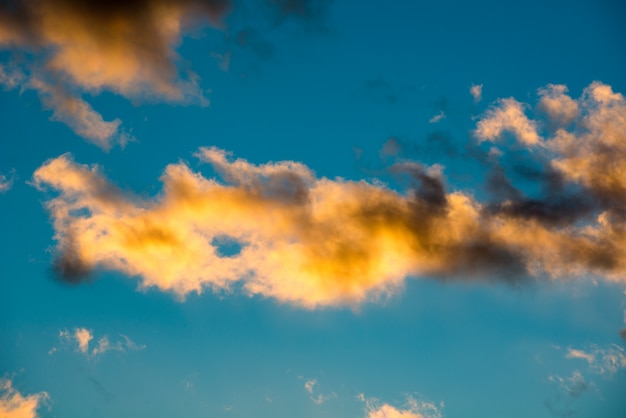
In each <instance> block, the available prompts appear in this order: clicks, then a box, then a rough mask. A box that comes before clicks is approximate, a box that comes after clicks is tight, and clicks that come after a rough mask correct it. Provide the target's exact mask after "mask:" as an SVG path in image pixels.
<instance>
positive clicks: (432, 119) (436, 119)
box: [428, 110, 446, 123]
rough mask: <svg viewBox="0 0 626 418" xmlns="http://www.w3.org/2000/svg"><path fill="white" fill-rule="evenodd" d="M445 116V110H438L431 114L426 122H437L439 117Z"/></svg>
mask: <svg viewBox="0 0 626 418" xmlns="http://www.w3.org/2000/svg"><path fill="white" fill-rule="evenodd" d="M445 117H446V114H445V112H444V111H443V110H442V111H441V112H439V113H438V114H436V115H435V116H433V117H432V118H430V120H429V121H428V123H437V122H439V121H440V120H441V119H444V118H445Z"/></svg>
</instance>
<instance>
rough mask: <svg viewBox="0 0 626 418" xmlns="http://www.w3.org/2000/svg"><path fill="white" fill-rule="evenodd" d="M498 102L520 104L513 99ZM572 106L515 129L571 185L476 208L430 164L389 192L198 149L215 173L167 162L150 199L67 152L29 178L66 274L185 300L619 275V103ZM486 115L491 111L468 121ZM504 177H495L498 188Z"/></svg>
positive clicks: (365, 294)
mask: <svg viewBox="0 0 626 418" xmlns="http://www.w3.org/2000/svg"><path fill="white" fill-rule="evenodd" d="M499 103H502V102H499ZM508 103H509V105H511V103H513V106H514V107H516V109H517V110H516V112H517V111H520V112H521V109H522V106H521V104H519V103H517V102H515V101H513V99H510V101H509V102H508ZM580 103H582V104H580ZM579 104H580V108H581V109H582V111H581V115H583V116H581V117H582V118H583V119H582V121H581V123H576V124H572V126H573V128H572V130H570V131H565V130H564V129H561V130H559V131H557V133H556V134H555V135H556V137H554V138H550V139H542V138H540V137H539V136H537V138H536V140H535V142H534V143H536V145H535V146H531V145H532V141H528V138H527V132H526V131H525V130H524V129H521V130H519V132H517V131H516V132H517V135H518V139H519V140H520V141H521V142H522V143H524V144H526V145H529V146H530V151H531V152H533V151H534V150H535V149H536V148H539V152H537V155H538V157H537V158H538V161H539V162H542V160H541V159H542V158H544V154H545V153H546V152H548V153H549V155H550V160H549V162H545V166H546V167H547V168H546V170H548V171H546V172H545V173H539V174H537V176H539V177H542V176H543V177H545V178H542V179H541V180H542V181H546V182H548V180H549V179H553V178H557V179H558V180H559V181H560V182H562V183H565V184H566V185H567V187H565V188H563V187H562V188H561V189H557V188H547V194H546V195H544V196H541V197H538V198H526V197H525V196H524V195H523V193H521V192H520V191H517V190H516V189H515V188H513V187H512V186H510V185H509V187H508V189H507V188H506V187H504V188H505V189H507V190H508V191H507V193H506V198H505V199H504V200H502V201H499V202H495V203H494V202H490V203H488V204H482V203H480V202H478V201H477V200H476V199H475V198H474V197H473V196H471V195H470V194H468V193H463V192H461V191H456V192H447V191H446V188H445V184H444V181H443V174H442V170H443V168H442V167H441V166H439V165H433V166H431V167H425V166H423V165H420V164H418V163H416V162H412V161H406V160H398V161H397V162H396V163H395V164H393V165H392V166H391V167H390V168H389V170H390V171H391V172H392V173H393V174H394V175H396V176H397V177H398V178H402V179H408V180H409V182H410V183H411V188H409V189H408V190H406V191H404V192H398V191H395V190H392V189H390V188H389V187H387V186H386V185H384V184H383V183H382V182H380V181H373V182H366V181H346V180H343V179H341V178H337V179H328V178H318V177H316V176H315V174H314V173H313V171H312V170H310V169H309V168H308V167H306V166H305V165H303V164H301V163H297V162H293V161H282V162H276V163H268V164H261V165H254V164H251V163H249V162H247V161H245V160H243V159H233V158H232V157H231V156H229V155H228V154H227V153H226V152H225V151H223V150H220V149H216V148H202V149H200V150H199V151H198V153H197V154H196V156H197V157H198V158H200V159H201V160H202V161H204V162H206V163H209V164H210V165H212V166H213V168H214V169H215V172H216V173H217V174H219V176H220V177H221V180H222V181H220V180H218V179H215V178H206V177H204V176H203V175H202V174H200V173H197V172H193V171H192V170H191V169H190V168H189V167H188V166H187V165H186V164H184V163H182V162H180V163H177V164H171V165H169V166H167V167H166V168H165V170H164V172H163V175H162V176H161V181H162V183H163V188H162V192H161V193H160V194H159V195H158V196H156V197H154V198H140V197H137V196H132V195H130V194H128V193H122V192H121V191H120V190H119V189H117V188H116V187H115V186H114V185H113V184H111V183H110V182H109V181H108V180H107V179H106V178H105V177H104V176H103V175H102V174H101V173H100V171H99V169H98V168H97V167H89V166H86V165H81V164H78V163H76V162H74V161H73V160H72V158H71V156H70V155H63V156H61V157H58V158H55V159H52V160H50V161H48V162H46V163H45V164H44V165H42V166H41V167H40V168H39V169H38V170H37V171H36V172H35V174H34V184H35V185H37V186H38V187H39V188H42V189H43V188H51V189H53V190H54V191H55V192H56V193H57V195H56V196H54V197H51V199H50V200H49V201H48V203H47V207H48V210H49V211H50V214H51V216H52V219H53V222H54V228H55V231H56V234H55V239H56V240H57V243H58V245H57V250H58V258H57V260H56V262H55V267H56V269H57V271H58V272H59V273H60V274H61V275H62V276H63V277H64V278H65V279H67V280H72V281H79V280H81V278H82V277H83V276H84V275H86V274H88V273H89V272H90V271H91V270H92V269H93V268H97V267H102V268H106V269H110V270H115V271H119V272H121V273H123V274H126V275H128V276H131V277H139V278H140V286H141V287H144V288H146V287H156V288H159V289H161V290H165V291H171V292H174V293H175V294H177V295H178V296H180V297H181V298H183V297H184V296H185V295H186V294H188V293H189V292H198V293H200V292H202V291H203V290H205V289H211V290H213V291H218V292H219V291H230V290H231V289H232V288H233V287H235V286H237V287H240V288H242V289H243V291H244V292H245V293H247V294H249V295H262V296H266V297H272V298H275V299H277V300H279V301H282V302H287V303H292V304H295V305H299V306H303V307H307V308H314V307H318V306H328V305H341V304H348V305H354V304H358V303H361V302H363V301H368V300H378V299H380V298H381V297H386V296H387V295H390V294H392V293H394V292H396V291H398V290H399V289H401V288H402V286H403V283H404V280H405V278H407V277H420V276H430V277H433V276H434V277H457V278H462V279H468V278H473V277H481V278H493V279H498V280H504V281H511V280H517V279H519V278H521V277H525V276H529V275H530V276H539V277H545V276H548V277H552V278H562V279H571V278H572V277H581V276H585V275H594V276H596V277H604V278H606V279H608V280H614V281H620V282H623V281H624V277H625V274H624V273H626V254H625V252H624V251H623V248H625V247H626V234H625V233H624V228H625V225H624V222H625V220H626V218H625V217H624V216H621V214H622V213H623V208H624V207H626V206H625V202H626V180H624V179H626V177H624V176H620V175H619V173H620V172H621V171H622V170H625V169H626V168H622V166H623V164H624V161H626V158H621V159H620V158H618V157H617V156H616V155H619V152H617V151H616V152H614V153H609V152H607V151H605V149H607V148H608V149H611V147H612V148H614V149H618V150H619V149H621V148H623V147H626V138H625V134H624V132H626V129H622V128H623V126H622V124H625V123H626V122H624V117H623V115H624V109H625V108H626V106H624V104H623V98H622V97H621V96H620V95H617V94H614V93H612V92H611V90H610V88H607V87H606V86H604V85H601V84H599V83H594V84H592V85H591V86H590V87H588V88H587V89H586V90H585V93H584V94H583V98H582V99H580V100H579ZM509 105H506V104H505V107H506V106H509ZM505 113H506V112H505ZM497 114H499V110H497V109H491V110H490V111H488V112H487V115H486V119H484V120H481V121H479V123H478V126H479V127H481V126H483V127H484V126H485V125H484V123H483V122H485V120H491V119H492V118H493V117H494V115H497ZM521 115H522V116H523V119H524V120H526V122H527V125H528V126H535V123H534V122H532V121H530V120H529V119H528V118H526V116H525V115H523V114H521ZM522 116H519V115H518V116H516V117H515V118H517V119H520V118H522ZM620 117H621V119H620ZM496 118H500V116H497V117H496ZM515 118H513V119H515ZM485 129H486V128H485ZM507 129H508V128H507ZM487 131H488V129H487ZM493 139H495V138H493ZM573 143H574V144H578V146H577V147H576V149H571V148H570V147H569V146H568V144H573ZM579 143H580V144H579ZM580 149H587V150H588V151H589V152H588V153H587V154H583V153H582V152H581V151H579V150H580ZM585 158H586V159H585ZM574 159H579V160H581V161H580V162H574V161H573V160H574ZM574 165H576V166H577V167H578V170H576V172H575V173H574V172H573V171H572V173H571V174H570V171H571V167H573V166H574ZM624 172H626V171H624ZM607 178H612V179H613V181H609V180H606V179H607ZM507 181H508V180H507V179H506V176H505V174H504V173H501V176H500V179H499V182H500V183H503V184H504V183H506V182H507ZM550 181H552V180H550ZM557 183H558V182H557ZM505 185H506V184H505ZM502 188H503V187H500V189H502ZM563 190H565V191H563Z"/></svg>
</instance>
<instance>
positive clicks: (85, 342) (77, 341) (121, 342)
mask: <svg viewBox="0 0 626 418" xmlns="http://www.w3.org/2000/svg"><path fill="white" fill-rule="evenodd" d="M120 337H121V339H117V340H115V341H111V340H110V339H109V337H108V336H107V335H104V336H102V337H100V338H99V339H98V341H97V343H96V344H95V347H93V348H91V347H90V343H91V341H92V340H93V339H94V335H93V333H92V331H91V330H88V329H87V328H74V330H73V331H68V330H61V331H59V339H60V340H61V343H70V344H72V345H75V350H76V351H79V352H81V353H82V354H84V355H86V356H87V357H91V358H95V357H97V356H99V355H101V354H104V353H105V352H107V351H120V352H124V351H127V350H132V351H136V350H143V349H144V348H146V346H145V345H138V344H136V343H134V342H133V341H132V340H131V339H130V338H128V337H127V336H126V335H123V334H120ZM59 349H60V348H59V347H52V349H50V351H49V352H48V354H54V353H55V352H57V351H59Z"/></svg>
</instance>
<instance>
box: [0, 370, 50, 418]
mask: <svg viewBox="0 0 626 418" xmlns="http://www.w3.org/2000/svg"><path fill="white" fill-rule="evenodd" d="M48 399H50V396H49V395H48V394H47V393H46V392H39V393H36V394H33V395H22V394H21V393H20V392H19V391H18V390H17V389H15V388H14V387H13V381H12V380H11V379H6V378H3V379H0V417H3V418H37V417H38V414H37V409H39V407H40V406H41V405H42V404H43V403H45V402H46V401H47V400H48Z"/></svg>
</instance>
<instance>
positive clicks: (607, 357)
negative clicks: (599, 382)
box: [565, 344, 626, 376]
mask: <svg viewBox="0 0 626 418" xmlns="http://www.w3.org/2000/svg"><path fill="white" fill-rule="evenodd" d="M565 357H566V358H568V359H581V360H584V361H586V362H587V365H588V366H589V370H590V371H591V372H593V373H596V374H600V375H604V376H612V375H614V374H616V373H617V372H619V371H620V370H622V369H625V368H626V352H624V348H622V347H620V346H619V345H617V344H611V345H609V346H607V347H605V348H601V347H598V346H597V345H591V346H590V347H589V348H588V349H587V350H577V349H574V348H571V347H568V349H567V353H566V354H565Z"/></svg>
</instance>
